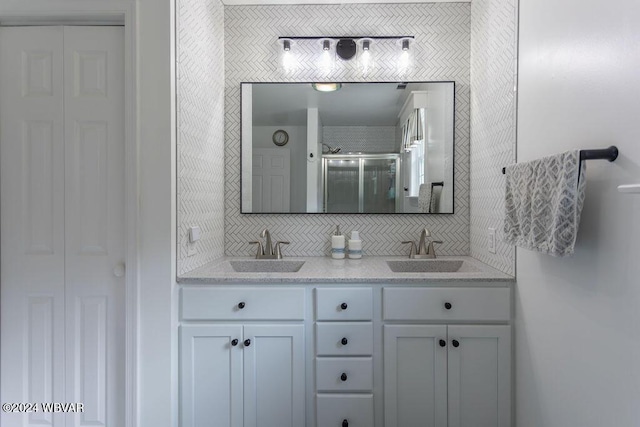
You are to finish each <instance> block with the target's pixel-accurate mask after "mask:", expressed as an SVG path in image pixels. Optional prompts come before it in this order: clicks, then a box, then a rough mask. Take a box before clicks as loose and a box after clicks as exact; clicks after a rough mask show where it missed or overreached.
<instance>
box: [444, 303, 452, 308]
mask: <svg viewBox="0 0 640 427" xmlns="http://www.w3.org/2000/svg"><path fill="white" fill-rule="evenodd" d="M451 307H453V306H452V305H451V303H450V302H445V303H444V308H446V309H447V310H451Z"/></svg>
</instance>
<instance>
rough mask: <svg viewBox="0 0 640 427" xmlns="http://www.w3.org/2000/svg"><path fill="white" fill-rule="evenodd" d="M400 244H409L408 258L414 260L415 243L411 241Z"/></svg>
mask: <svg viewBox="0 0 640 427" xmlns="http://www.w3.org/2000/svg"><path fill="white" fill-rule="evenodd" d="M402 244H410V245H411V249H409V258H415V257H416V250H417V248H416V242H414V241H413V240H406V241H404V242H402Z"/></svg>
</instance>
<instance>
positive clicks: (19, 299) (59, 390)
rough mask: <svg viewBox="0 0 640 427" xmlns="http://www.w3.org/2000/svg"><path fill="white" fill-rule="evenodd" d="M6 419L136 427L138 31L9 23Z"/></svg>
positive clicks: (4, 121)
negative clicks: (130, 406)
mask: <svg viewBox="0 0 640 427" xmlns="http://www.w3.org/2000/svg"><path fill="white" fill-rule="evenodd" d="M0 31H1V33H0V50H1V52H0V64H1V65H0V66H1V69H0V92H1V95H0V116H1V123H0V127H1V129H2V130H1V131H0V132H1V133H0V142H1V147H2V152H1V154H2V155H1V159H2V160H1V162H2V163H1V164H0V167H1V173H2V179H1V185H2V188H1V192H2V196H1V197H2V208H1V209H2V212H1V217H2V282H1V288H2V399H3V401H15V402H81V403H83V404H84V412H81V413H70V414H67V415H65V414H62V413H57V414H53V415H52V414H50V413H46V412H42V411H39V412H37V413H32V414H29V415H25V416H23V417H22V418H21V421H18V419H17V418H12V417H13V416H9V415H2V421H3V424H4V422H5V417H6V420H7V421H6V422H7V423H8V424H10V425H16V426H18V425H21V426H27V425H28V426H32V425H34V426H35V425H53V426H54V427H55V426H62V425H67V426H89V425H91V426H121V425H124V393H123V390H124V371H125V366H124V363H125V353H124V350H125V349H124V336H125V333H124V326H125V325H124V321H125V310H124V290H125V289H124V285H125V283H124V256H125V251H124V114H123V111H124V64H123V60H124V32H123V28H121V27H23V28H19V27H16V28H3V29H2V30H0Z"/></svg>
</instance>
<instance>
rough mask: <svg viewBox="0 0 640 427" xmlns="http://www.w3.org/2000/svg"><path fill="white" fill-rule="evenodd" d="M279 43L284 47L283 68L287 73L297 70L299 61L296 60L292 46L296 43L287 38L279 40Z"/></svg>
mask: <svg viewBox="0 0 640 427" xmlns="http://www.w3.org/2000/svg"><path fill="white" fill-rule="evenodd" d="M278 42H279V43H280V44H281V45H282V67H283V68H284V70H285V71H286V72H290V71H293V70H295V69H296V68H297V66H298V61H297V60H296V57H295V55H294V53H293V52H292V51H291V46H292V45H293V44H294V43H295V42H294V41H293V40H291V39H290V38H286V37H282V38H280V39H278Z"/></svg>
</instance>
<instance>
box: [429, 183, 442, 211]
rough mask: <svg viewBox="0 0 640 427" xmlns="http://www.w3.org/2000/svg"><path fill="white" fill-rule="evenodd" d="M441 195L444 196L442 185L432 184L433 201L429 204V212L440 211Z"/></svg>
mask: <svg viewBox="0 0 640 427" xmlns="http://www.w3.org/2000/svg"><path fill="white" fill-rule="evenodd" d="M440 196H442V185H433V184H431V203H430V204H429V213H438V212H440Z"/></svg>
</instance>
